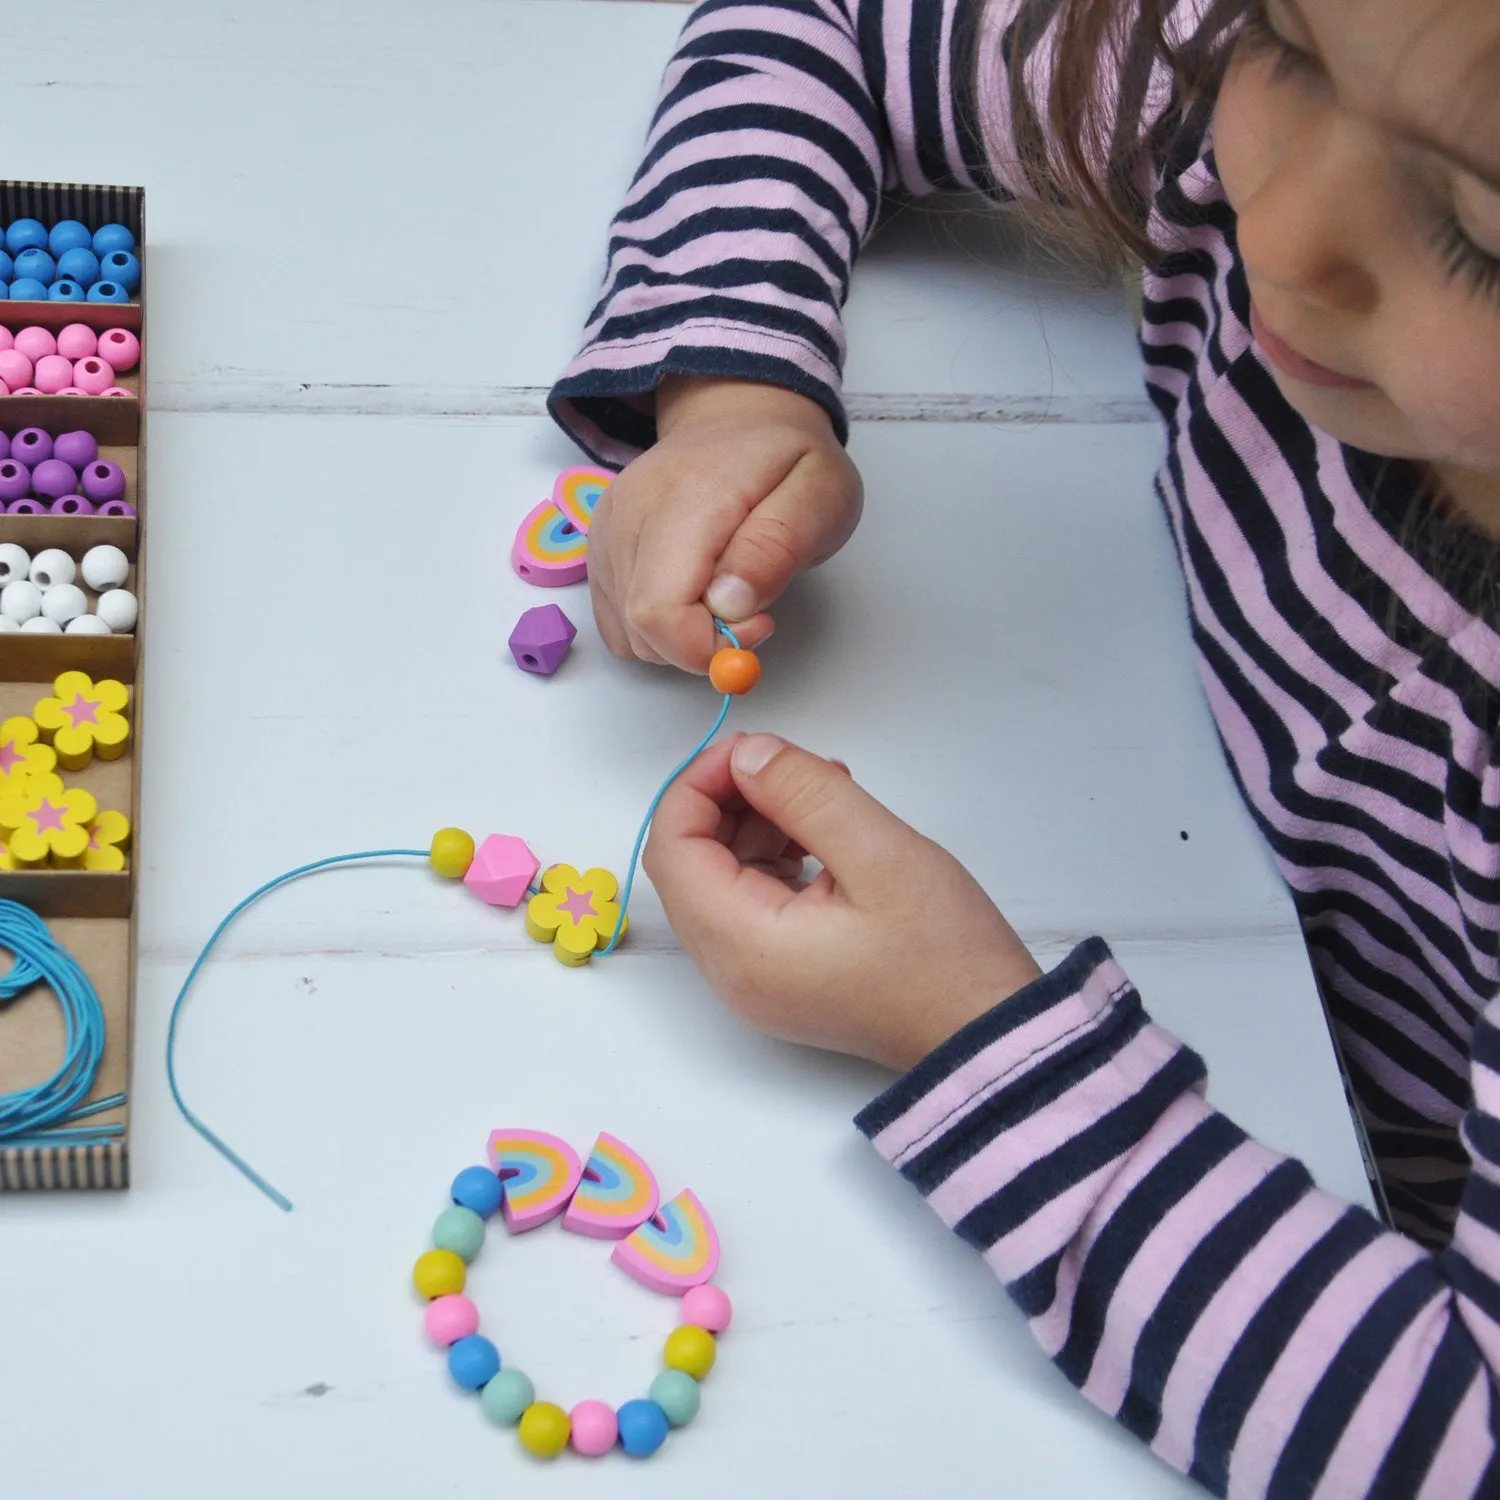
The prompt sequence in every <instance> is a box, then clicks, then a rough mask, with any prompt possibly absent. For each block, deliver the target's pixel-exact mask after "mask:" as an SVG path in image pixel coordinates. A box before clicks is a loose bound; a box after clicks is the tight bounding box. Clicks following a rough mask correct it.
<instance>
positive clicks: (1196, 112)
mask: <svg viewBox="0 0 1500 1500" xmlns="http://www.w3.org/2000/svg"><path fill="white" fill-rule="evenodd" d="M1254 3H1255V0H1210V3H1208V4H1207V5H1205V6H1204V7H1203V12H1202V15H1201V18H1200V19H1199V20H1198V22H1197V24H1196V25H1194V26H1192V27H1191V29H1190V31H1189V33H1188V34H1187V35H1185V36H1177V37H1174V36H1173V34H1172V21H1173V13H1174V11H1177V10H1179V9H1185V8H1187V7H1185V6H1184V5H1182V4H1180V3H1179V0H1028V3H1024V4H1023V5H1022V6H1021V7H1020V10H1019V13H1018V14H1017V15H1016V17H1015V20H1014V22H1013V23H1012V26H1011V31H1010V34H1009V36H1008V37H1007V39H1006V45H1005V48H1004V52H1005V57H1006V68H1007V75H1008V76H1007V80H1006V84H1007V89H1008V93H1009V100H1010V116H1011V132H1012V143H1013V145H1012V149H1013V150H1014V151H1015V153H1016V156H1017V165H1018V166H1019V168H1020V170H1021V171H1022V173H1024V175H1025V178H1026V180H1027V181H1028V182H1029V184H1030V185H1031V187H1032V189H1033V190H1034V191H1035V193H1036V195H1037V200H1038V201H1037V203H1036V205H1034V206H1033V205H1028V208H1029V209H1030V210H1031V215H1030V216H1031V217H1032V218H1034V219H1035V220H1036V221H1037V224H1038V227H1039V228H1040V229H1041V231H1042V233H1043V234H1044V236H1045V237H1046V238H1047V239H1048V240H1050V241H1052V242H1053V243H1054V245H1055V246H1058V247H1061V248H1066V249H1069V250H1072V251H1075V252H1076V251H1078V250H1080V249H1083V250H1086V251H1088V252H1091V253H1092V254H1093V255H1094V256H1097V257H1099V258H1101V259H1102V260H1103V261H1104V262H1105V263H1106V264H1112V265H1118V264H1121V263H1124V262H1127V261H1131V260H1134V261H1137V262H1141V263H1145V264H1150V263H1151V262H1152V261H1154V260H1156V259H1157V258H1158V257H1159V255H1160V252H1161V247H1159V246H1154V245H1153V244H1152V243H1151V241H1150V239H1149V238H1148V237H1147V233H1146V226H1147V219H1148V216H1149V213H1150V208H1151V187H1152V177H1153V171H1152V163H1153V162H1155V161H1159V160H1160V159H1161V158H1162V156H1163V155H1164V154H1165V152H1166V151H1167V150H1168V149H1169V148H1170V144H1171V140H1172V138H1173V136H1174V135H1175V134H1176V133H1177V132H1179V131H1181V130H1184V129H1186V128H1189V127H1191V126H1194V125H1198V124H1199V123H1200V122H1201V121H1202V118H1203V112H1204V111H1205V110H1207V109H1211V108H1212V105H1213V100H1214V97H1215V95H1216V94H1217V92H1218V86H1219V81H1220V79H1221V78H1222V77H1223V72H1224V65H1225V62H1226V60H1227V57H1228V53H1229V44H1230V43H1231V42H1232V41H1233V39H1234V37H1235V35H1236V34H1237V33H1238V31H1239V28H1240V26H1241V24H1242V23H1243V21H1244V18H1245V16H1246V15H1247V14H1248V13H1249V12H1250V11H1251V10H1252V9H1253V7H1254ZM981 24H983V23H982V21H981ZM1041 46H1045V47H1046V48H1047V49H1048V56H1047V60H1048V69H1047V71H1048V73H1049V75H1050V83H1049V84H1048V87H1047V89H1046V96H1045V98H1034V97H1033V92H1034V89H1033V86H1032V85H1031V84H1030V83H1029V82H1028V81H1027V78H1026V76H1025V75H1026V69H1027V66H1028V64H1029V63H1030V62H1031V61H1032V59H1033V57H1034V56H1035V54H1036V50H1037V48H1038V47H1041ZM977 54H978V49H977V48H976V49H975V55H976V60H977ZM1164 83H1167V84H1169V87H1170V98H1171V103H1170V104H1169V106H1168V108H1167V109H1166V110H1165V111H1164V112H1163V113H1162V115H1161V117H1160V119H1159V120H1157V121H1156V122H1155V123H1154V124H1152V125H1151V126H1150V127H1149V128H1148V127H1147V126H1145V125H1144V124H1143V116H1144V114H1145V110H1146V106H1147V100H1148V94H1149V93H1150V92H1151V91H1152V90H1153V88H1154V89H1157V90H1160V89H1161V87H1162V85H1163V84H1164ZM985 92H986V91H985V90H984V89H982V88H976V89H975V91H974V96H973V97H974V98H976V99H978V98H982V97H983V96H984V94H985Z"/></svg>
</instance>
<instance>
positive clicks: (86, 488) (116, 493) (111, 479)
mask: <svg viewBox="0 0 1500 1500" xmlns="http://www.w3.org/2000/svg"><path fill="white" fill-rule="evenodd" d="M82 479H83V493H84V494H85V495H87V496H88V498H89V499H90V500H92V501H93V502H94V504H95V505H99V504H101V503H103V502H104V501H106V500H123V499H124V498H125V471H124V469H122V468H121V467H120V466H119V464H117V463H112V462H111V461H110V460H109V459H107V458H100V459H96V460H95V461H94V462H93V463H91V464H90V465H89V466H88V467H87V468H86V469H85V470H84V471H83V475H82Z"/></svg>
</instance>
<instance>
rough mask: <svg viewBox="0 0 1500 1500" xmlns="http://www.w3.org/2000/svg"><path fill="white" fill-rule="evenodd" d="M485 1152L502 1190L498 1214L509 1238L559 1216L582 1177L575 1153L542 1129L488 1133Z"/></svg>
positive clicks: (493, 1131)
mask: <svg viewBox="0 0 1500 1500" xmlns="http://www.w3.org/2000/svg"><path fill="white" fill-rule="evenodd" d="M489 1151H490V1164H491V1165H492V1166H493V1167H494V1169H495V1175H496V1176H498V1177H499V1179H500V1185H501V1187H502V1188H504V1190H505V1201H504V1202H503V1203H502V1204H501V1206H500V1212H501V1213H502V1214H503V1215H504V1217H505V1227H506V1228H507V1229H508V1230H510V1232H511V1233H512V1234H521V1233H522V1232H523V1231H525V1230H527V1229H535V1228H536V1227H537V1225H538V1224H545V1223H546V1222H547V1220H548V1219H552V1218H555V1217H556V1216H557V1215H558V1214H560V1213H561V1212H562V1211H563V1210H564V1209H565V1208H566V1207H567V1206H568V1202H569V1200H570V1199H571V1198H572V1196H573V1194H574V1192H575V1191H577V1188H578V1182H579V1179H580V1178H581V1177H582V1175H583V1165H582V1163H581V1162H580V1161H579V1160H578V1153H577V1152H576V1151H575V1150H574V1149H573V1148H572V1147H571V1146H570V1145H569V1144H568V1143H567V1142H566V1141H562V1140H559V1139H558V1138H557V1137H556V1136H555V1135H548V1134H547V1133H546V1131H544V1130H492V1131H491V1132H490V1142H489Z"/></svg>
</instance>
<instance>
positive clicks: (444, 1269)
mask: <svg viewBox="0 0 1500 1500" xmlns="http://www.w3.org/2000/svg"><path fill="white" fill-rule="evenodd" d="M465 1275H466V1272H465V1270H464V1263H463V1261H462V1259H460V1257H458V1256H457V1255H455V1254H454V1253H453V1252H452V1251H451V1250H429V1251H428V1252H427V1253H426V1254H425V1255H419V1256H418V1257H417V1263H416V1265H414V1266H413V1267H412V1271H411V1279H412V1282H413V1284H414V1285H415V1286H416V1288H417V1290H418V1291H419V1292H421V1294H422V1295H423V1296H424V1297H426V1298H427V1300H428V1301H429V1302H431V1301H432V1299H433V1298H434V1297H454V1296H457V1295H458V1293H459V1292H461V1291H463V1289H464V1278H465Z"/></svg>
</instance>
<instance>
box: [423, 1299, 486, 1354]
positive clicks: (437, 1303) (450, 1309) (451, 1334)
mask: <svg viewBox="0 0 1500 1500" xmlns="http://www.w3.org/2000/svg"><path fill="white" fill-rule="evenodd" d="M478 1332H479V1309H478V1308H477V1307H475V1306H474V1304H473V1303H472V1302H470V1301H469V1299H468V1298H467V1297H434V1298H433V1300H432V1301H431V1302H429V1303H428V1304H427V1337H428V1338H430V1339H431V1340H432V1342H433V1343H434V1344H441V1345H442V1347H443V1348H445V1349H446V1348H447V1347H448V1345H449V1344H456V1343H457V1342H458V1341H459V1340H460V1339H466V1338H469V1337H470V1336H471V1335H473V1334H476V1333H478Z"/></svg>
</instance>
